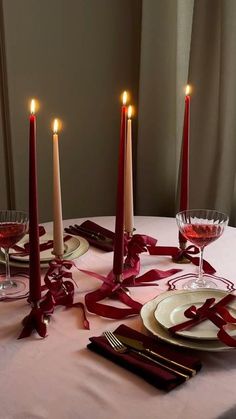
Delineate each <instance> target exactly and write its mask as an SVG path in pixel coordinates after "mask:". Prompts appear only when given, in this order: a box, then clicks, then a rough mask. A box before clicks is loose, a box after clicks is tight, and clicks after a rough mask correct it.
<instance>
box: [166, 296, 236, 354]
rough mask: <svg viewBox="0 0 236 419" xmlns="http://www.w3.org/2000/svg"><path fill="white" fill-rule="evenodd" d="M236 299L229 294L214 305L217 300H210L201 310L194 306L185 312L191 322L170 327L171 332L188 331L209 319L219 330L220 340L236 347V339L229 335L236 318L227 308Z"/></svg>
mask: <svg viewBox="0 0 236 419" xmlns="http://www.w3.org/2000/svg"><path fill="white" fill-rule="evenodd" d="M235 298H236V297H235V295H233V294H227V295H226V296H225V297H223V298H222V299H221V300H220V301H218V303H216V304H214V303H215V298H208V299H207V300H206V301H205V302H204V304H203V305H202V306H201V307H199V308H196V306H194V305H192V306H190V307H189V308H188V309H187V310H185V312H184V315H185V316H186V317H187V318H189V319H190V320H187V321H185V322H183V323H180V324H177V325H175V326H172V327H170V328H169V331H170V332H172V333H176V332H178V331H180V330H187V329H190V328H191V327H193V326H196V325H197V324H199V323H201V322H203V321H204V320H207V319H208V320H210V321H211V322H212V323H214V324H215V325H216V326H217V327H218V328H219V332H218V333H217V336H218V338H219V339H220V340H221V341H222V342H223V343H225V344H226V345H228V346H232V347H236V339H234V338H233V337H232V336H230V335H229V334H228V333H227V329H229V324H232V323H236V318H235V317H233V316H232V315H231V314H230V313H229V311H228V310H227V308H226V306H227V305H228V304H229V303H230V302H231V301H233V300H235Z"/></svg>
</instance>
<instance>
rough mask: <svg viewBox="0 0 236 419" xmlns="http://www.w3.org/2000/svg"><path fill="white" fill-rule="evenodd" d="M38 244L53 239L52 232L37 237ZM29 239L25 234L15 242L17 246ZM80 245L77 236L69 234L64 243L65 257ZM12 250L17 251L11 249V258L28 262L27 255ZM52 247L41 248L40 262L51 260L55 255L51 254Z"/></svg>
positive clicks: (22, 244)
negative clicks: (18, 254) (19, 254)
mask: <svg viewBox="0 0 236 419" xmlns="http://www.w3.org/2000/svg"><path fill="white" fill-rule="evenodd" d="M39 240H40V244H43V243H47V242H48V241H49V240H53V236H52V234H48V233H47V234H44V235H43V236H42V237H40V238H39ZM28 241H29V236H28V235H26V236H25V237H24V238H23V239H22V240H21V241H20V242H19V243H17V245H18V246H24V244H25V243H27V242H28ZM79 245H80V241H79V239H78V238H77V237H74V236H71V237H70V239H69V240H67V241H66V242H65V243H64V248H65V252H64V257H65V258H67V257H68V256H69V255H71V254H72V253H73V252H75V250H76V249H78V247H79ZM14 252H15V253H17V251H15V250H13V249H11V251H10V254H11V256H10V258H11V259H12V260H13V259H14V260H17V261H19V262H29V255H26V256H17V255H14ZM52 252H53V249H52V248H51V249H46V250H42V251H41V252H40V261H41V262H49V261H50V260H53V259H54V258H55V256H54V255H53V253H52Z"/></svg>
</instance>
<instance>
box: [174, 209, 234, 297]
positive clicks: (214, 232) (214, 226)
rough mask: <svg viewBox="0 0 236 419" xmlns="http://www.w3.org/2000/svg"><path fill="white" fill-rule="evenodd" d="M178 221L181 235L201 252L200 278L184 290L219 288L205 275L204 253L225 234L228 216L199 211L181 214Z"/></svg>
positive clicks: (188, 211)
mask: <svg viewBox="0 0 236 419" xmlns="http://www.w3.org/2000/svg"><path fill="white" fill-rule="evenodd" d="M176 221H177V225H178V227H179V230H180V232H181V234H182V235H183V236H184V237H185V238H186V239H187V240H189V241H190V242H191V243H193V244H194V245H195V246H197V247H198V248H199V251H200V260H199V273H198V277H197V278H196V277H195V278H194V279H192V280H190V281H188V282H187V283H186V284H185V285H184V288H185V289H199V288H217V285H216V284H215V283H214V282H213V281H211V280H209V279H206V278H205V277H204V275H203V269H202V266H203V251H204V248H205V247H206V246H207V245H208V244H210V243H212V242H213V241H215V240H216V239H218V238H219V237H220V236H221V235H222V234H223V231H224V229H225V227H226V225H227V224H228V221H229V218H228V216H227V215H226V214H223V213H222V212H218V211H215V210H205V209H197V210H187V211H182V212H179V213H178V214H177V215H176Z"/></svg>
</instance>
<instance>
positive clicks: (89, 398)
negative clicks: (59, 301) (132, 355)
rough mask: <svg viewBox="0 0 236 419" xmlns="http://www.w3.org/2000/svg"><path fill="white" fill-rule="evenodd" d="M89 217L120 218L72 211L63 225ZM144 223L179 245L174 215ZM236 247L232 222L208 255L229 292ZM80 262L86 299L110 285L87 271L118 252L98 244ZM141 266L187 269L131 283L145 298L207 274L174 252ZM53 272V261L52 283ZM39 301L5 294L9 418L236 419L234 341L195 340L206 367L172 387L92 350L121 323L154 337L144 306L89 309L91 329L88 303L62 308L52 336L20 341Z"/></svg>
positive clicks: (1, 414)
mask: <svg viewBox="0 0 236 419" xmlns="http://www.w3.org/2000/svg"><path fill="white" fill-rule="evenodd" d="M88 219H89V220H92V221H93V222H95V223H97V224H99V225H100V226H102V227H105V228H107V229H109V230H111V231H114V228H115V217H113V216H103V217H86V218H77V219H69V220H64V222H63V223H64V227H68V226H70V225H75V224H78V225H80V224H81V223H83V222H84V221H85V220H88ZM134 226H135V234H141V235H148V236H151V237H153V238H155V239H157V244H158V245H160V246H178V228H177V225H176V221H175V219H174V218H172V217H151V216H135V217H134ZM44 227H45V229H46V231H47V232H52V231H53V224H52V222H48V223H44ZM235 252H236V228H234V227H230V226H228V227H226V229H225V231H224V233H223V235H222V236H221V237H220V238H219V239H218V240H216V241H215V242H213V243H211V244H210V245H209V246H207V247H206V249H205V251H204V258H205V259H206V260H207V261H208V262H209V263H210V264H211V265H212V266H213V267H214V268H215V270H216V274H215V282H216V284H217V287H218V289H223V290H226V288H227V286H228V284H230V286H231V287H232V288H231V290H233V289H234V285H235V287H236V257H235V254H236V253H235ZM73 263H74V266H73V267H72V269H71V271H72V275H73V281H74V283H75V284H76V287H75V296H74V301H75V302H82V303H84V298H85V295H86V294H87V293H89V292H91V291H94V290H96V289H99V288H100V287H101V281H100V280H99V279H98V278H96V277H94V276H92V275H89V274H88V273H87V272H86V271H92V272H95V273H97V274H99V275H103V276H106V275H107V274H108V273H109V272H110V271H111V270H112V266H113V252H112V251H111V252H105V251H103V250H101V249H98V248H95V247H93V246H89V248H88V249H86V251H85V252H84V253H83V254H82V255H80V256H79V257H77V258H76V259H74V260H73ZM140 264H141V265H140V274H143V273H145V272H148V271H150V270H152V269H160V270H168V269H171V268H176V269H181V272H178V273H176V274H175V275H173V276H170V277H167V278H163V279H160V280H158V281H155V282H153V283H152V284H151V285H150V286H140V287H132V288H130V290H129V292H130V295H131V296H132V298H133V299H134V300H135V301H138V302H140V303H141V304H142V305H145V304H146V303H147V302H149V301H151V300H153V299H155V298H157V297H158V296H159V295H161V294H162V293H167V292H169V291H168V290H170V285H171V284H174V287H175V288H176V289H177V290H180V289H182V287H183V282H182V281H178V280H177V281H174V280H175V279H178V278H179V277H180V276H181V275H183V274H186V275H187V274H188V273H191V272H193V273H194V274H196V273H197V266H195V265H193V264H192V263H185V264H177V263H176V262H173V260H172V258H171V257H170V256H164V255H162V256H159V255H150V254H148V253H147V252H144V253H142V254H140ZM15 270H17V268H16V267H15V268H14V269H13V272H15ZM18 270H20V268H19V269H18ZM2 271H4V265H3V264H2ZM45 272H46V270H45V268H43V269H42V284H43V278H44V275H45ZM25 281H27V278H25ZM105 303H106V304H108V305H113V306H118V307H123V303H122V302H120V301H116V300H112V299H108V300H107V301H106V302H105ZM29 309H30V307H29V303H28V302H27V299H26V298H25V299H20V300H16V301H15V300H14V301H4V300H3V301H0V322H1V327H0V382H1V386H0V394H1V403H0V418H1V419H77V418H78V419H85V418H86V419H112V418H113V419H143V418H147V419H157V418H158V419H162V418H163V419H170V418H171V419H200V418H201V419H215V418H218V419H229V418H232V419H233V418H236V397H235V394H236V390H235V389H236V352H235V350H234V349H229V350H225V351H224V350H219V351H211V350H201V348H200V349H199V348H198V349H192V348H187V351H188V353H190V354H194V355H195V356H197V357H198V358H199V359H200V360H201V363H202V369H201V371H199V373H197V374H196V375H195V376H194V377H193V378H191V379H190V380H188V381H187V382H185V383H183V384H181V385H179V386H177V387H176V388H175V389H173V390H172V391H163V390H161V389H158V388H156V387H155V386H153V385H151V384H150V383H148V382H147V381H145V380H144V379H143V378H141V377H140V376H138V375H136V374H134V373H132V372H131V371H128V370H127V369H125V368H123V367H121V366H120V365H117V364H115V363H114V362H112V361H111V360H110V359H107V358H106V357H104V356H101V355H100V354H98V353H95V352H92V351H90V350H88V348H87V345H88V344H89V342H90V341H89V338H90V337H92V336H100V335H102V334H103V333H104V331H106V330H111V331H114V330H115V329H116V328H117V327H118V326H119V325H121V324H125V325H126V326H128V327H130V328H132V329H135V330H136V331H139V332H142V333H144V334H146V335H149V334H150V331H148V330H147V329H146V327H145V325H144V323H143V319H142V317H141V316H140V314H137V315H133V316H130V317H127V318H124V319H121V320H117V319H112V318H105V317H101V316H99V315H97V314H95V313H91V312H89V311H88V310H86V316H87V319H88V321H89V325H90V328H89V329H85V328H84V327H83V316H82V310H81V309H80V308H78V307H72V308H70V309H66V308H65V307H63V306H58V307H56V308H55V310H54V312H53V314H52V316H51V318H50V322H49V324H48V325H47V336H46V337H45V338H40V337H39V336H38V335H37V333H33V334H32V335H31V336H30V337H28V338H25V339H17V338H18V336H19V334H20V332H21V330H22V320H23V318H24V317H25V316H26V315H27V314H28V313H29ZM183 350H184V349H183Z"/></svg>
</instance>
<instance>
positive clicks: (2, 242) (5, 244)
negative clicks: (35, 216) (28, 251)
mask: <svg viewBox="0 0 236 419" xmlns="http://www.w3.org/2000/svg"><path fill="white" fill-rule="evenodd" d="M27 229H28V215H27V214H26V213H25V212H22V211H11V210H2V211H0V247H1V248H3V249H4V253H5V262H6V275H5V279H4V280H3V281H1V282H0V295H2V296H5V295H12V294H16V293H18V292H21V291H22V289H24V284H23V282H22V281H19V280H17V279H15V278H14V279H13V278H11V276H10V264H9V248H10V247H12V246H14V245H15V244H16V243H17V242H18V241H19V240H21V239H22V238H23V237H24V235H25V234H26V232H27Z"/></svg>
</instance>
